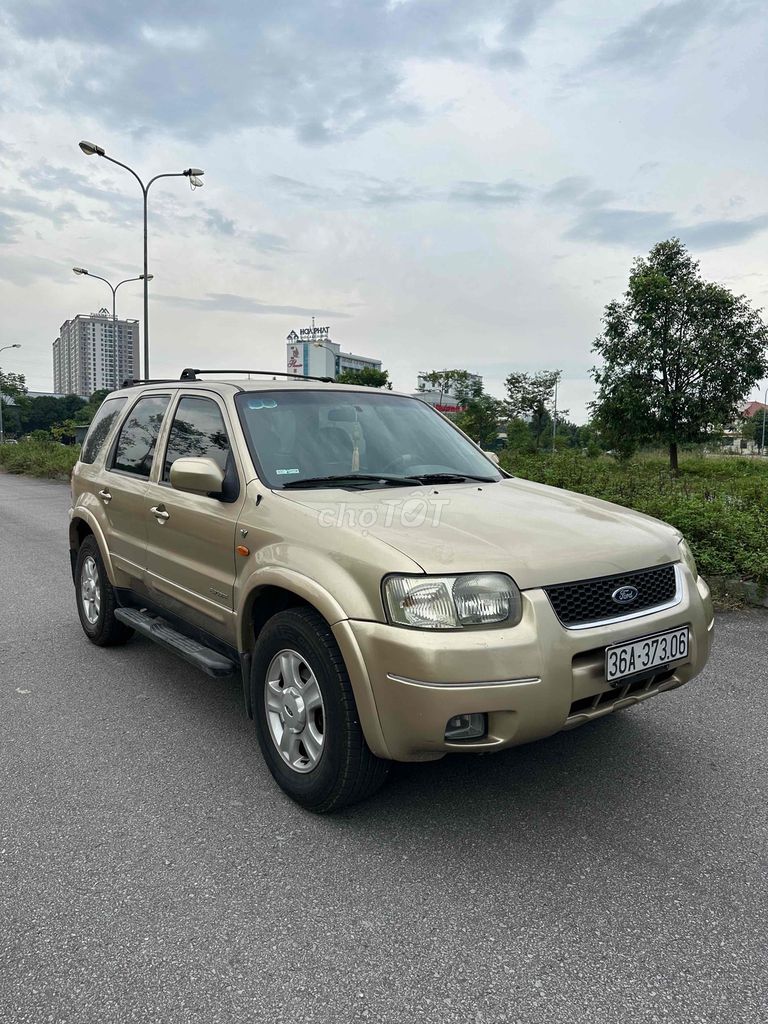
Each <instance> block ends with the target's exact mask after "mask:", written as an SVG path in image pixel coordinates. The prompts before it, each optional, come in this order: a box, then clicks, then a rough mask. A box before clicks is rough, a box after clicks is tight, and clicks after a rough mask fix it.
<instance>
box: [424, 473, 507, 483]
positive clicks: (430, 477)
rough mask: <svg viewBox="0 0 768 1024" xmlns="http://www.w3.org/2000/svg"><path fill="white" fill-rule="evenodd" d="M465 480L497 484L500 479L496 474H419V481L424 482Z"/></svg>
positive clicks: (460, 481) (459, 481)
mask: <svg viewBox="0 0 768 1024" xmlns="http://www.w3.org/2000/svg"><path fill="white" fill-rule="evenodd" d="M465 480H479V481H480V483H484V484H495V483H498V480H497V478H496V477H494V476H474V475H473V474H472V473H423V474H421V473H420V474H419V481H420V482H421V483H423V484H438V483H440V484H461V483H464V481H465Z"/></svg>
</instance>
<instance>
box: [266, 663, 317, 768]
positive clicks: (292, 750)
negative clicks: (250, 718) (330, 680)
mask: <svg viewBox="0 0 768 1024" xmlns="http://www.w3.org/2000/svg"><path fill="white" fill-rule="evenodd" d="M264 706H265V710H266V714H267V725H268V726H269V734H270V736H271V738H272V742H273V743H274V745H275V748H276V749H277V752H278V753H279V755H280V758H281V759H282V761H283V762H284V763H285V764H286V765H287V766H288V767H289V768H292V769H293V771H295V772H300V773H301V774H306V773H307V772H311V771H313V770H314V769H315V768H316V767H317V765H318V763H319V761H320V758H321V757H322V754H323V749H324V747H325V705H324V704H323V695H322V693H321V692H320V686H319V684H318V682H317V677H316V676H315V673H314V672H313V671H312V668H311V667H310V665H309V664H308V662H307V660H306V658H304V657H303V656H302V655H301V654H299V653H298V652H297V651H292V650H282V651H278V653H277V654H276V655H275V656H274V658H273V659H272V661H271V662H270V663H269V668H268V669H267V678H266V681H265V684H264Z"/></svg>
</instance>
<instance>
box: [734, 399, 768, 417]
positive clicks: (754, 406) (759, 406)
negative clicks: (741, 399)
mask: <svg viewBox="0 0 768 1024" xmlns="http://www.w3.org/2000/svg"><path fill="white" fill-rule="evenodd" d="M763 409H768V406H766V405H764V404H763V403H762V402H750V403H749V404H748V405H745V406H744V408H743V409H742V410H741V413H740V416H741V418H742V419H743V420H750V419H752V417H753V416H754V415H755V413H756V412H762V411H763Z"/></svg>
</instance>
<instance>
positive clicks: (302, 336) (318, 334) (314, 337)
mask: <svg viewBox="0 0 768 1024" xmlns="http://www.w3.org/2000/svg"><path fill="white" fill-rule="evenodd" d="M330 334H331V328H330V327H315V325H314V324H312V326H311V327H302V328H301V330H300V331H299V333H298V336H297V334H296V331H291V333H290V334H289V335H288V341H294V340H296V341H323V340H324V339H327V338H328V337H330Z"/></svg>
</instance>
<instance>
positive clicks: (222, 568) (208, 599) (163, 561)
mask: <svg viewBox="0 0 768 1024" xmlns="http://www.w3.org/2000/svg"><path fill="white" fill-rule="evenodd" d="M231 436H232V432H231V426H230V424H229V421H228V416H227V411H226V408H225V407H224V405H223V403H221V402H220V401H219V399H218V396H216V395H213V394H212V393H208V394H206V393H205V392H200V391H197V392H195V391H189V392H187V391H185V392H183V393H180V395H179V397H178V399H177V402H176V405H175V408H174V409H173V410H172V418H171V421H170V426H169V429H168V432H167V436H166V439H165V443H164V450H163V451H162V453H161V455H159V457H158V458H157V459H156V463H157V464H156V466H155V469H154V471H153V474H152V479H151V480H150V483H149V486H148V488H147V491H146V493H145V495H144V503H143V504H144V520H145V522H146V524H147V560H146V564H147V575H146V583H147V587H148V591H149V593H150V595H151V596H152V598H153V600H154V602H155V603H156V604H157V605H159V606H160V608H164V609H167V610H168V611H170V612H172V613H173V614H174V615H176V616H178V617H180V618H182V619H184V620H185V621H186V622H188V623H191V624H192V625H193V626H195V627H197V628H199V629H202V630H205V631H206V632H209V633H211V634H213V635H214V636H216V637H219V638H220V639H222V640H225V641H226V642H228V643H234V640H235V624H234V599H233V591H234V583H235V568H236V567H235V558H236V554H235V547H236V539H235V534H236V530H237V520H238V517H239V514H240V509H241V508H242V505H243V501H244V499H245V487H244V486H243V483H242V480H243V475H242V467H241V466H240V465H239V461H238V457H237V454H236V452H235V450H234V449H233V447H232V444H231V442H230V438H231ZM183 456H207V457H208V458H211V459H213V460H214V462H216V463H217V465H218V466H219V467H220V468H221V470H222V472H223V473H224V477H225V482H224V490H223V491H222V493H221V495H218V496H209V495H206V494H192V493H190V492H185V491H179V490H176V489H175V488H173V487H172V486H171V482H170V471H171V466H172V464H173V462H174V461H175V460H176V459H179V458H182V457H183Z"/></svg>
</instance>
